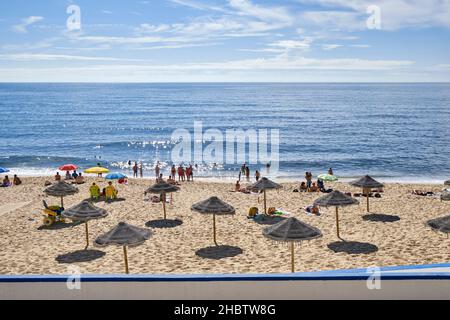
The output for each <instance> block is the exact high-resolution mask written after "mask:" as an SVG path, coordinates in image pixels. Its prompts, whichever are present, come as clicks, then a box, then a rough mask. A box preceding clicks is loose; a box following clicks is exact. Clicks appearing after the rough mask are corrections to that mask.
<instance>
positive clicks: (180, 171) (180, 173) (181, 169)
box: [178, 164, 183, 181]
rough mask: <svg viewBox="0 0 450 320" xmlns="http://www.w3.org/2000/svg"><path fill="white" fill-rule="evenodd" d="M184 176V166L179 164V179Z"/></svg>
mask: <svg viewBox="0 0 450 320" xmlns="http://www.w3.org/2000/svg"><path fill="white" fill-rule="evenodd" d="M182 176H183V167H182V166H181V164H180V165H179V166H178V181H181V177H182Z"/></svg>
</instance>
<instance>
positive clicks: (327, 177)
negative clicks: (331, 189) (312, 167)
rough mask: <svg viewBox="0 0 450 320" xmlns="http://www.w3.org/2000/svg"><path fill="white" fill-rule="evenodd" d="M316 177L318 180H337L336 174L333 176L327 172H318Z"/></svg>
mask: <svg viewBox="0 0 450 320" xmlns="http://www.w3.org/2000/svg"><path fill="white" fill-rule="evenodd" d="M317 178H318V179H320V180H323V181H329V182H332V181H338V177H336V176H334V175H332V174H328V173H322V174H319V175H318V176H317Z"/></svg>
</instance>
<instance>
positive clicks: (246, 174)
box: [245, 166, 250, 181]
mask: <svg viewBox="0 0 450 320" xmlns="http://www.w3.org/2000/svg"><path fill="white" fill-rule="evenodd" d="M245 177H246V178H247V181H250V168H249V167H248V166H246V167H245Z"/></svg>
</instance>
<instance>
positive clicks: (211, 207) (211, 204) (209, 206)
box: [191, 197, 236, 246]
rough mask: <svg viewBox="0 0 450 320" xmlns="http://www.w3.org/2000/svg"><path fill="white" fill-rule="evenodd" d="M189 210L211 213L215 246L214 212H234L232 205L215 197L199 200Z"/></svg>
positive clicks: (228, 213) (225, 213) (220, 213)
mask: <svg viewBox="0 0 450 320" xmlns="http://www.w3.org/2000/svg"><path fill="white" fill-rule="evenodd" d="M191 210H194V211H197V212H199V213H203V214H212V215H213V234H214V244H215V245H216V246H217V241H216V214H217V215H232V214H235V213H236V210H235V209H234V208H233V206H231V205H229V204H228V203H226V202H224V201H222V200H220V199H219V198H217V197H211V198H208V199H206V200H203V201H200V202H198V203H195V204H193V205H192V207H191Z"/></svg>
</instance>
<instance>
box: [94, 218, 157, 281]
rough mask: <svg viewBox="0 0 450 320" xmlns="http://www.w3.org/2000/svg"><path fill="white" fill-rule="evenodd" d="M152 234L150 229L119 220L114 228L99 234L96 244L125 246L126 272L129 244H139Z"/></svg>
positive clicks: (126, 270) (126, 268)
mask: <svg viewBox="0 0 450 320" xmlns="http://www.w3.org/2000/svg"><path fill="white" fill-rule="evenodd" d="M151 236H152V232H151V231H150V229H144V228H139V227H136V226H133V225H130V224H127V223H125V222H119V224H118V225H117V226H116V227H114V228H113V229H112V230H110V231H109V232H107V233H105V234H103V235H101V236H99V237H98V238H97V239H96V240H95V244H96V245H98V246H106V245H117V246H121V247H123V259H124V262H125V272H126V273H129V270H128V253H127V246H129V247H130V246H138V245H140V244H142V243H144V242H145V241H146V240H148V239H149V238H150V237H151Z"/></svg>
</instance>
